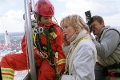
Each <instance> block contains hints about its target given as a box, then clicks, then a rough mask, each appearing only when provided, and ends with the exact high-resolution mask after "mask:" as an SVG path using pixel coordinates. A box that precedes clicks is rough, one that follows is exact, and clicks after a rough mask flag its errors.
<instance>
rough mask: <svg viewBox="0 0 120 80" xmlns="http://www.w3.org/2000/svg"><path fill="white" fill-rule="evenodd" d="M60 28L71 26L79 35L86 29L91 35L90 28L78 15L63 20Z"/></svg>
mask: <svg viewBox="0 0 120 80" xmlns="http://www.w3.org/2000/svg"><path fill="white" fill-rule="evenodd" d="M60 26H61V27H64V26H71V27H73V28H74V29H75V30H76V33H79V32H80V31H81V30H82V29H85V30H86V31H87V32H88V33H89V31H90V30H89V27H88V25H87V24H86V23H85V22H84V20H83V19H82V17H81V16H79V15H77V14H73V15H69V16H66V17H65V18H63V19H62V20H61V22H60Z"/></svg>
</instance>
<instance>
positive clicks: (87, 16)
mask: <svg viewBox="0 0 120 80" xmlns="http://www.w3.org/2000/svg"><path fill="white" fill-rule="evenodd" d="M85 16H86V21H87V25H88V26H89V29H90V32H91V31H92V26H91V25H90V24H91V12H90V10H89V11H86V12H85Z"/></svg>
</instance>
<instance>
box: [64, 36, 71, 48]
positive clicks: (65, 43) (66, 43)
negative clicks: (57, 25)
mask: <svg viewBox="0 0 120 80" xmlns="http://www.w3.org/2000/svg"><path fill="white" fill-rule="evenodd" d="M63 40H64V45H65V46H69V45H70V43H69V42H68V41H67V39H66V35H64V36H63Z"/></svg>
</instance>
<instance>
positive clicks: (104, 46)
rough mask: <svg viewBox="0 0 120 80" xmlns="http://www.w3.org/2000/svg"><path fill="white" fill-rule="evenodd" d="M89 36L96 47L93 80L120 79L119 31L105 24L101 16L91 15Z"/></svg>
mask: <svg viewBox="0 0 120 80" xmlns="http://www.w3.org/2000/svg"><path fill="white" fill-rule="evenodd" d="M90 26H91V27H92V32H93V34H94V36H95V39H94V38H93V36H91V38H92V40H93V42H94V44H95V45H96V49H97V55H98V57H97V59H98V61H97V63H96V65H95V80H120V33H119V31H118V30H117V29H114V28H111V27H110V26H105V23H104V20H103V18H102V17H101V16H98V15H96V16H93V17H92V18H91V21H90Z"/></svg>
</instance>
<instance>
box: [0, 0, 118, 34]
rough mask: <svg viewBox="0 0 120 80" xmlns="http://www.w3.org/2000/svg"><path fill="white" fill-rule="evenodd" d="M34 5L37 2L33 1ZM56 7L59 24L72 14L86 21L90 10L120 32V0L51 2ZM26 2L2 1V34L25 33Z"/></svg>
mask: <svg viewBox="0 0 120 80" xmlns="http://www.w3.org/2000/svg"><path fill="white" fill-rule="evenodd" d="M32 1H33V4H35V3H36V1H37V0H32ZM50 1H51V2H52V4H53V5H54V7H55V18H56V19H57V22H58V24H59V22H60V21H61V19H62V18H63V17H65V16H67V15H70V14H79V15H80V16H81V17H82V18H83V19H84V21H86V18H85V11H88V10H90V11H91V14H92V16H93V15H100V16H102V17H103V19H104V20H105V24H106V25H109V26H111V27H115V28H117V29H119V30H120V22H119V21H120V5H119V4H120V1H119V0H50ZM24 12H25V11H24V0H1V3H0V33H5V31H6V30H7V31H8V33H11V32H24V20H23V14H24Z"/></svg>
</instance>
